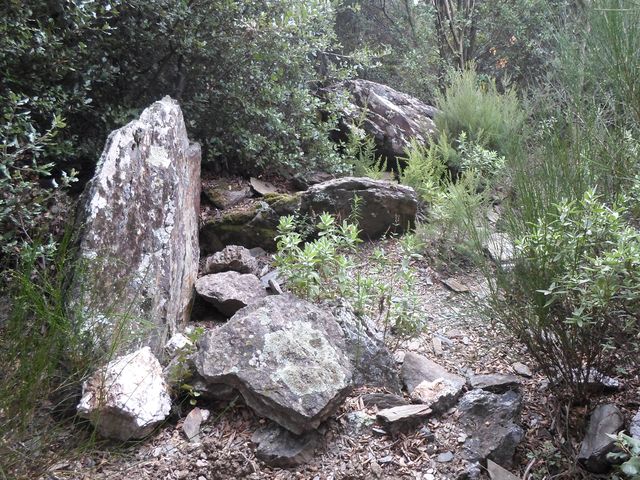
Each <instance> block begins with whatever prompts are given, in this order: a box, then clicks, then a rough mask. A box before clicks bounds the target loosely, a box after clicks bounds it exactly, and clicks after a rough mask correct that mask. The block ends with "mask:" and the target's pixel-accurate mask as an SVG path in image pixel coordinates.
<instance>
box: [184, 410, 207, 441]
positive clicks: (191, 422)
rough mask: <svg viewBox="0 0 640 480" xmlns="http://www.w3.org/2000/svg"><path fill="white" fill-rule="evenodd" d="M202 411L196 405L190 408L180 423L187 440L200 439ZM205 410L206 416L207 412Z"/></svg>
mask: <svg viewBox="0 0 640 480" xmlns="http://www.w3.org/2000/svg"><path fill="white" fill-rule="evenodd" d="M204 411H206V410H204ZM204 411H203V410H201V409H199V408H198V407H196V408H194V409H193V410H191V411H190V412H189V414H188V415H187V418H185V419H184V423H183V424H182V431H183V432H184V434H185V436H186V437H187V440H189V441H190V442H193V443H198V442H199V441H200V425H201V424H202V422H203V421H204V420H205V418H204V413H203V412H204ZM206 412H207V418H208V416H209V415H208V413H209V412H208V411H206Z"/></svg>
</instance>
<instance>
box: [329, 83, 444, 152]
mask: <svg viewBox="0 0 640 480" xmlns="http://www.w3.org/2000/svg"><path fill="white" fill-rule="evenodd" d="M336 88H337V89H341V90H347V91H348V92H349V93H350V94H351V103H350V104H349V105H348V106H347V108H345V110H344V112H343V120H342V122H341V124H342V129H343V130H346V131H348V130H349V129H350V125H352V124H353V123H355V122H357V121H358V119H360V118H362V115H363V113H364V114H365V121H364V124H363V125H362V128H363V129H364V130H365V131H366V132H367V133H368V134H369V135H371V136H372V137H373V138H374V139H375V142H376V147H377V152H378V154H379V155H383V156H384V157H387V158H389V159H395V158H397V157H403V156H404V155H405V149H406V148H407V147H408V146H409V145H410V142H411V140H412V139H416V140H417V141H418V142H420V143H422V144H426V143H428V142H429V139H430V138H431V137H432V136H433V135H435V134H436V126H435V123H434V122H433V117H434V116H435V114H436V112H437V109H436V108H434V107H432V106H430V105H427V104H425V103H423V102H421V101H420V100H418V99H417V98H414V97H411V96H410V95H407V94H405V93H401V92H398V91H397V90H394V89H392V88H390V87H387V86H386V85H381V84H379V83H375V82H371V81H368V80H360V79H357V80H348V81H346V82H344V83H342V84H340V85H339V86H338V87H336Z"/></svg>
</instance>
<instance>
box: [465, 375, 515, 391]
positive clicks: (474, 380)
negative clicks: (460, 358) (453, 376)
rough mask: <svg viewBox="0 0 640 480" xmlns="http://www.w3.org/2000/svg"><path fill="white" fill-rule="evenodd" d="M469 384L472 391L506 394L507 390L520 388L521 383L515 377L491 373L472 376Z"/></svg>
mask: <svg viewBox="0 0 640 480" xmlns="http://www.w3.org/2000/svg"><path fill="white" fill-rule="evenodd" d="M469 384H470V385H471V388H472V389H476V388H479V389H480V390H486V391H487V392H493V393H504V392H506V391H507V390H513V389H516V388H518V387H519V386H520V381H519V380H518V377H516V376H515V375H503V374H500V373H491V374H484V375H472V376H471V377H470V378H469Z"/></svg>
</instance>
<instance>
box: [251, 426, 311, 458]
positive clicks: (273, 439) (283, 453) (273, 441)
mask: <svg viewBox="0 0 640 480" xmlns="http://www.w3.org/2000/svg"><path fill="white" fill-rule="evenodd" d="M321 439H322V437H321V436H320V434H319V433H318V432H316V431H315V430H312V431H310V432H306V433H304V434H303V435H294V434H292V433H291V432H289V431H287V430H285V429H283V428H281V427H279V426H277V425H270V426H267V427H262V428H261V429H259V430H258V431H256V432H255V433H254V434H253V436H252V437H251V441H252V442H253V443H255V444H257V448H256V457H257V458H259V459H260V460H262V461H263V462H264V463H266V464H267V465H269V466H272V467H281V468H289V467H295V466H297V465H301V464H303V463H307V462H309V461H311V460H312V459H313V453H314V451H315V450H316V448H317V447H318V446H319V445H320V441H321Z"/></svg>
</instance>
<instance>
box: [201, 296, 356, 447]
mask: <svg viewBox="0 0 640 480" xmlns="http://www.w3.org/2000/svg"><path fill="white" fill-rule="evenodd" d="M344 349H345V343H344V335H343V333H342V330H341V328H340V326H339V325H338V323H337V322H336V320H335V318H334V317H333V315H331V313H330V312H328V311H325V310H322V309H320V308H319V307H317V306H315V305H313V304H311V303H309V302H307V301H304V300H300V299H298V298H295V297H293V296H291V295H274V296H269V297H266V298H263V299H261V300H259V301H257V302H256V303H253V304H251V305H249V306H247V307H246V308H244V309H242V310H241V311H240V312H238V313H237V314H236V315H234V316H233V318H231V319H230V320H229V322H227V323H226V324H225V325H223V326H222V327H220V328H218V329H216V330H215V331H212V332H210V333H208V334H205V336H204V337H203V338H202V339H201V340H200V342H199V352H198V354H197V356H196V366H197V369H198V373H199V374H200V375H201V376H202V378H203V379H204V380H205V381H207V382H208V383H224V384H227V385H230V386H232V387H234V388H237V389H238V390H239V391H240V393H241V394H242V396H243V397H244V399H245V401H246V403H247V404H248V405H249V406H250V407H251V408H252V409H253V410H255V411H256V413H257V414H259V415H262V416H265V417H267V418H270V419H271V420H273V421H274V422H276V423H278V424H280V425H282V426H283V427H285V428H287V429H288V430H290V431H291V432H293V433H295V434H298V435H299V434H302V433H303V432H307V431H310V430H313V429H315V428H317V427H318V425H320V423H321V422H322V421H323V420H325V419H326V418H328V417H329V416H330V415H332V414H333V412H334V411H335V410H336V409H337V408H338V406H339V405H340V404H341V403H342V401H343V400H344V399H345V398H346V396H347V394H348V392H349V391H350V388H351V379H352V375H353V373H352V367H351V362H350V361H349V359H348V357H347V356H346V354H345V353H344Z"/></svg>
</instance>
